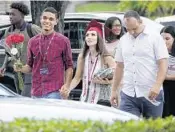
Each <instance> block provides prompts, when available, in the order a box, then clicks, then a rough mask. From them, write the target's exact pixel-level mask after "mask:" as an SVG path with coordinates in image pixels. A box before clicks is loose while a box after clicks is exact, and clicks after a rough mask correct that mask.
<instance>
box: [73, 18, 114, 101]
mask: <svg viewBox="0 0 175 132" xmlns="http://www.w3.org/2000/svg"><path fill="white" fill-rule="evenodd" d="M102 37H103V32H102V25H101V24H100V23H98V22H97V21H96V20H92V21H91V22H90V23H89V25H88V27H87V29H86V34H85V45H84V48H83V50H82V53H80V54H79V56H78V61H77V69H76V73H75V76H74V78H73V80H72V82H71V85H70V89H71V90H72V89H74V88H75V87H76V86H77V85H78V84H79V82H80V80H81V79H82V81H83V86H82V94H81V101H83V102H88V103H97V102H98V101H99V100H108V101H109V97H110V91H111V82H112V78H111V80H110V79H108V78H103V79H102V78H100V77H95V76H94V75H95V73H97V72H98V71H99V70H101V69H102V68H104V67H108V68H113V67H115V61H114V59H113V57H112V56H111V55H110V54H109V53H108V51H107V50H106V48H105V46H104V43H103V39H102Z"/></svg>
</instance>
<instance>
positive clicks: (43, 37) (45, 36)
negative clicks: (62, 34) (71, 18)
mask: <svg viewBox="0 0 175 132" xmlns="http://www.w3.org/2000/svg"><path fill="white" fill-rule="evenodd" d="M54 34H55V31H53V32H52V33H50V34H48V35H44V34H42V33H41V38H42V39H49V38H51V37H53V35H54Z"/></svg>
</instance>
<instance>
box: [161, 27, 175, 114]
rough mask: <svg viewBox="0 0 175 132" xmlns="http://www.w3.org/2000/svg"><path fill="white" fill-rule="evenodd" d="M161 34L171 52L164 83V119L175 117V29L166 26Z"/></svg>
mask: <svg viewBox="0 0 175 132" xmlns="http://www.w3.org/2000/svg"><path fill="white" fill-rule="evenodd" d="M160 34H161V35H162V37H163V39H164V40H165V42H166V46H167V49H168V52H169V59H168V71H167V75H166V78H165V81H164V83H163V89H164V97H165V103H164V110H163V115H162V117H167V116H170V115H173V116H175V27H173V26H166V27H164V28H163V29H162V30H161V32H160Z"/></svg>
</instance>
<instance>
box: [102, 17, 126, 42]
mask: <svg viewBox="0 0 175 132" xmlns="http://www.w3.org/2000/svg"><path fill="white" fill-rule="evenodd" d="M115 20H118V21H119V22H120V24H121V32H120V34H119V35H115V34H113V33H112V32H111V31H110V33H109V34H106V35H105V39H106V41H107V42H108V43H111V42H112V41H113V40H115V39H120V38H121V37H122V36H123V34H124V33H125V29H124V27H123V26H122V22H121V20H120V19H119V18H118V17H109V18H108V19H107V20H106V22H105V26H106V27H107V28H109V29H110V30H111V29H112V24H113V23H114V21H115Z"/></svg>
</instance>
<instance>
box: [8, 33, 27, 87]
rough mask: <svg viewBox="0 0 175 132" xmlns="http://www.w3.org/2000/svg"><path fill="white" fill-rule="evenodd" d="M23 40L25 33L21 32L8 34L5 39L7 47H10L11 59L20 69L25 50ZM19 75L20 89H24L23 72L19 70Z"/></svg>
mask: <svg viewBox="0 0 175 132" xmlns="http://www.w3.org/2000/svg"><path fill="white" fill-rule="evenodd" d="M23 42H24V35H23V34H19V33H14V34H11V35H9V36H7V37H6V39H5V44H6V48H7V49H8V50H7V51H8V53H9V54H10V56H11V61H13V62H14V65H15V66H16V68H19V69H21V68H22V66H23V64H22V62H21V60H20V57H21V54H22V50H23ZM17 75H18V81H19V89H20V90H22V89H23V87H24V82H23V78H22V73H21V72H17Z"/></svg>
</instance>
